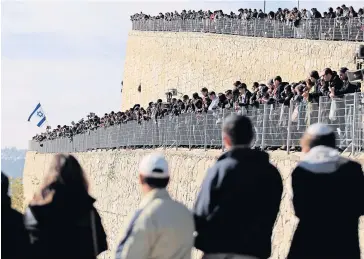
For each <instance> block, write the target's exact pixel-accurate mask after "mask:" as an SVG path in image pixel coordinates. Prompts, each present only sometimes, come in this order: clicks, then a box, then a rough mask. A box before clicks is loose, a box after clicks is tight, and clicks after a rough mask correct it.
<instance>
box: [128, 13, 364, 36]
mask: <svg viewBox="0 0 364 259" xmlns="http://www.w3.org/2000/svg"><path fill="white" fill-rule="evenodd" d="M132 30H138V31H172V32H209V33H217V34H232V35H241V36H250V37H267V38H297V39H315V40H342V41H364V18H363V17H361V18H350V19H349V18H338V19H336V18H335V19H330V18H324V19H302V20H300V21H299V22H298V24H297V23H296V24H295V23H294V22H282V21H278V20H270V19H252V20H239V19H229V18H223V19H216V20H210V19H193V20H192V19H189V20H181V19H179V20H172V21H166V20H162V19H156V20H153V19H150V20H135V21H132Z"/></svg>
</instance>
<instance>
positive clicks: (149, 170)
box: [139, 153, 169, 179]
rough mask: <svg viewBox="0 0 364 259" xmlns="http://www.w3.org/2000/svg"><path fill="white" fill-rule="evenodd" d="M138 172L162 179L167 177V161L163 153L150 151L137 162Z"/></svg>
mask: <svg viewBox="0 0 364 259" xmlns="http://www.w3.org/2000/svg"><path fill="white" fill-rule="evenodd" d="M139 173H140V174H141V175H143V176H145V177H150V178H157V179H164V178H168V177H169V170H168V162H167V160H166V159H165V158H164V155H163V154H160V153H151V154H149V155H147V156H145V157H144V158H143V159H142V161H141V162H140V164H139Z"/></svg>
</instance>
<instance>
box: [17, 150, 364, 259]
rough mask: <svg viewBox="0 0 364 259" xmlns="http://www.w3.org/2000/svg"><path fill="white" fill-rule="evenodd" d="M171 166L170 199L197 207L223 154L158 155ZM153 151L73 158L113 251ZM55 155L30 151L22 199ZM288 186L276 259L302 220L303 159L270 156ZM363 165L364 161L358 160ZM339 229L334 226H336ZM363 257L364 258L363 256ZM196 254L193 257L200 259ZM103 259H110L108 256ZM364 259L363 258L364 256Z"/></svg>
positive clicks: (184, 152)
mask: <svg viewBox="0 0 364 259" xmlns="http://www.w3.org/2000/svg"><path fill="white" fill-rule="evenodd" d="M160 151H161V152H163V153H164V154H165V155H166V157H167V159H168V161H169V163H170V167H171V173H172V181H171V183H170V186H169V191H170V193H171V195H172V196H173V197H174V198H176V199H177V200H179V201H181V202H183V203H184V204H186V205H187V206H188V207H189V208H191V207H192V206H193V203H194V201H195V198H196V194H197V191H198V190H199V188H200V184H201V182H202V180H203V177H204V175H205V172H206V169H207V168H208V167H210V166H211V165H212V164H213V163H214V162H215V161H216V158H217V157H218V156H219V155H220V154H221V152H220V151H208V152H205V151H202V150H192V151H187V150H178V151H174V150H160ZM149 152H151V151H150V150H129V151H97V152H88V153H76V154H74V155H75V156H76V157H77V159H78V160H79V161H80V163H81V165H82V166H83V168H84V170H85V172H86V173H87V176H88V178H89V181H90V186H91V194H92V195H93V196H94V197H95V198H96V199H97V203H96V207H97V209H98V210H99V212H100V214H101V217H102V220H103V224H104V227H105V229H106V232H107V235H108V243H109V246H110V249H111V250H113V249H114V248H115V245H116V244H117V241H118V240H117V237H119V235H120V233H119V232H120V230H121V228H122V225H123V224H124V219H125V217H126V216H127V215H128V214H129V213H130V212H132V211H134V210H135V208H136V207H137V206H138V204H139V202H140V193H139V188H138V184H137V179H138V178H137V168H138V163H139V161H140V160H141V158H142V157H143V156H144V155H146V154H147V153H149ZM52 156H53V155H52V154H37V153H35V152H28V153H27V155H26V162H25V168H24V180H23V181H24V182H23V183H24V196H25V199H26V201H29V200H30V199H31V198H32V196H33V193H34V191H35V189H36V188H37V186H38V185H39V184H40V182H41V180H42V177H43V175H44V173H45V172H46V171H47V170H48V167H49V164H50V161H51V159H52ZM270 157H271V162H272V163H273V164H275V165H276V166H277V167H278V168H279V170H280V172H281V175H282V178H283V181H284V193H283V197H282V203H281V209H280V213H279V216H278V220H277V222H276V225H275V229H274V232H273V256H272V258H282V259H283V258H285V257H286V255H287V252H288V249H289V246H290V241H291V238H292V235H293V231H294V230H295V227H296V224H297V222H298V220H297V219H296V217H295V216H294V214H293V208H292V204H291V196H292V191H291V187H290V181H291V180H290V173H291V171H292V169H293V168H294V167H295V165H296V163H297V161H298V160H299V159H300V155H299V154H291V155H287V154H286V153H285V152H273V153H271V154H270ZM359 160H360V161H361V163H362V164H363V165H364V157H362V158H361V159H359ZM333 227H335V226H333ZM360 230H361V237H360V238H361V249H362V252H364V219H363V218H362V219H361V225H360ZM363 255H364V254H363ZM196 256H197V253H196V251H195V252H194V257H195V258H196ZM100 258H110V252H105V253H104V254H102V255H101V256H100ZM362 258H364V257H362Z"/></svg>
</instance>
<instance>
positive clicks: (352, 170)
mask: <svg viewBox="0 0 364 259" xmlns="http://www.w3.org/2000/svg"><path fill="white" fill-rule="evenodd" d="M341 163H342V164H341V169H342V170H343V171H345V173H348V174H356V175H363V170H362V165H361V164H359V163H358V162H356V161H354V160H351V159H349V158H346V157H341Z"/></svg>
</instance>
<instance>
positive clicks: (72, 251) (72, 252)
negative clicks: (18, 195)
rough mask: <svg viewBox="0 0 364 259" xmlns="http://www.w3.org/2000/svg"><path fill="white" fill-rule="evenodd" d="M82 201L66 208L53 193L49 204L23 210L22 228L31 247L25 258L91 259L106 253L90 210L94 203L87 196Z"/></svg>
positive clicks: (96, 218) (100, 230)
mask: <svg viewBox="0 0 364 259" xmlns="http://www.w3.org/2000/svg"><path fill="white" fill-rule="evenodd" d="M82 200H83V201H82V203H74V204H71V205H68V204H65V203H63V202H62V200H60V199H59V200H58V199H57V193H56V194H55V196H54V198H53V201H52V202H51V203H49V204H46V205H41V206H29V207H28V208H27V210H26V214H25V226H26V228H27V230H28V232H29V235H30V241H31V245H32V253H31V256H29V257H28V258H34V259H43V258H44V259H46V258H52V259H66V258H81V259H95V258H96V255H95V254H100V253H101V252H103V251H105V250H107V242H106V234H105V231H104V228H103V226H102V223H101V218H100V216H99V214H98V213H97V211H96V209H95V208H94V207H93V203H94V202H95V200H94V199H93V198H91V197H90V196H88V197H85V198H84V199H82ZM93 233H94V234H93ZM93 235H95V236H96V239H95V240H97V241H96V242H94V239H93ZM94 243H96V245H97V247H96V246H94Z"/></svg>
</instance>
